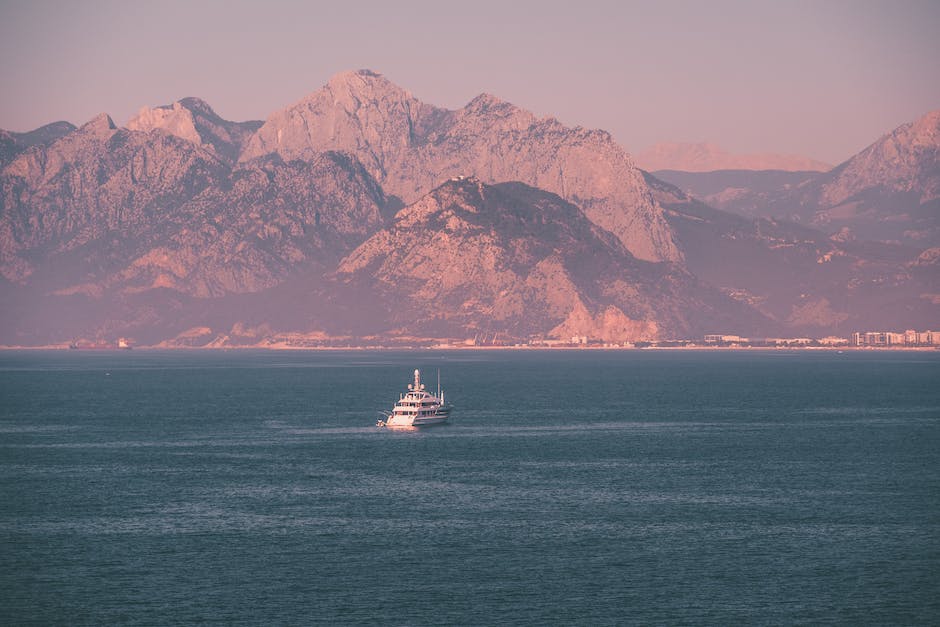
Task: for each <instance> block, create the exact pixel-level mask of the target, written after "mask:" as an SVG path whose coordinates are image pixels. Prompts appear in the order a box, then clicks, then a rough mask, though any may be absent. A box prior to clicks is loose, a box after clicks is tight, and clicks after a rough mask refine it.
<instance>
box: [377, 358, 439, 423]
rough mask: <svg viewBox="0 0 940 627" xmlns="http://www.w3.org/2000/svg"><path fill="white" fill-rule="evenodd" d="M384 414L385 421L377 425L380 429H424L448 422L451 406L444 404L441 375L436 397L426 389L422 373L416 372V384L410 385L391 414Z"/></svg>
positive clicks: (380, 421)
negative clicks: (422, 381) (424, 427)
mask: <svg viewBox="0 0 940 627" xmlns="http://www.w3.org/2000/svg"><path fill="white" fill-rule="evenodd" d="M382 413H383V414H384V415H385V420H379V421H378V422H377V423H376V424H377V425H378V426H380V427H423V426H427V425H439V424H441V423H444V422H447V418H448V416H449V415H450V406H449V405H446V404H445V403H444V392H442V391H441V382H440V375H438V381H437V396H434V395H433V394H431V393H430V392H428V391H426V390H425V389H424V384H423V383H421V371H420V370H415V382H414V383H411V384H409V385H408V391H407V392H405V393H404V394H402V395H401V397H400V398H399V399H398V402H397V403H395V407H394V408H393V409H392V411H391V412H382Z"/></svg>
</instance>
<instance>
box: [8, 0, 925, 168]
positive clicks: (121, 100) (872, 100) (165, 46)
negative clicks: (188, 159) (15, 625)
mask: <svg viewBox="0 0 940 627" xmlns="http://www.w3.org/2000/svg"><path fill="white" fill-rule="evenodd" d="M0 17H2V19H0V51H2V58H3V61H0V72H2V80H3V83H4V84H5V85H7V86H8V87H7V93H8V97H7V98H5V99H4V100H3V101H2V103H0V128H4V129H7V130H12V131H28V130H32V129H34V128H37V127H39V126H42V125H43V124H47V123H50V122H54V121H58V120H67V121H69V122H72V123H73V124H77V125H80V124H82V123H84V122H86V121H87V120H89V119H91V118H93V117H94V116H95V115H97V114H99V113H102V112H104V113H108V114H109V115H111V116H112V118H113V119H114V120H115V122H117V123H118V124H124V123H126V122H127V120H128V119H129V118H130V117H132V116H133V115H134V114H135V113H136V112H137V111H138V110H139V109H140V108H141V107H143V106H156V105H162V104H168V103H170V102H173V101H174V100H178V99H181V98H183V97H187V96H197V97H200V98H202V99H204V100H206V101H207V102H208V103H209V104H210V105H211V106H212V107H213V108H215V109H216V111H217V112H218V113H219V114H220V115H221V116H223V117H224V118H226V119H230V120H236V121H243V120H249V119H264V118H266V117H267V116H268V115H269V114H271V113H272V112H274V111H276V110H278V109H280V108H283V107H285V106H287V105H289V104H291V103H293V102H296V101H297V100H299V99H300V98H302V97H304V96H305V95H307V94H309V93H311V92H313V91H315V90H316V89H318V88H319V87H320V86H322V85H323V84H324V83H326V81H327V80H328V79H329V78H330V76H332V75H334V74H336V73H338V72H341V71H345V70H354V69H359V68H370V69H373V70H375V71H377V72H381V73H382V74H384V75H385V76H386V77H387V78H388V79H389V80H391V81H393V82H394V83H396V84H398V85H400V86H402V87H404V88H405V89H407V90H409V91H410V92H411V93H412V94H414V95H415V97H417V98H419V99H421V100H423V101H425V102H427V103H430V104H433V105H436V106H441V107H446V108H450V109H455V108H459V107H461V106H463V105H464V104H466V103H467V102H468V101H470V100H471V99H472V98H473V97H474V96H476V95H478V94H479V93H481V92H489V93H493V94H495V95H497V96H499V97H500V98H503V99H505V100H508V101H510V102H512V103H514V104H516V105H518V106H520V107H523V108H526V109H529V110H531V111H533V112H535V113H536V114H538V115H551V116H554V117H557V118H558V119H559V120H561V121H562V122H563V123H565V124H568V125H572V126H574V125H580V126H585V127H591V128H601V129H604V130H607V131H610V132H611V133H612V134H613V135H614V137H615V138H616V139H617V141H618V142H620V143H621V144H622V145H624V146H625V147H626V149H627V150H629V151H630V152H633V153H636V152H639V151H641V150H643V149H644V148H646V147H648V146H650V145H652V144H655V143H657V142H665V141H669V142H701V141H708V142H711V143H714V144H716V145H718V146H720V147H722V148H723V149H725V150H728V151H730V152H735V153H767V152H772V153H781V154H794V155H800V156H805V157H810V158H813V159H818V160H822V161H827V162H829V163H833V164H835V163H839V162H841V161H843V160H844V159H846V158H848V157H849V156H851V155H852V154H854V153H855V152H857V151H858V150H860V149H862V148H864V147H865V146H867V145H868V144H869V143H871V142H872V141H874V140H875V139H877V138H878V137H879V136H880V135H882V134H883V133H885V132H888V131H890V130H891V129H893V128H895V127H896V126H898V125H900V124H903V123H905V122H908V121H911V120H914V119H916V118H918V117H919V116H921V115H923V114H924V113H926V112H927V111H930V110H932V109H935V108H938V107H940V82H938V81H936V80H935V75H936V69H937V67H936V66H937V60H938V59H940V38H937V37H936V36H935V32H936V28H937V26H940V4H938V3H935V2H929V1H928V2H924V1H917V2H915V1H912V2H906V3H904V4H902V5H897V4H893V3H888V2H877V1H869V2H827V3H812V2H791V3H773V2H758V3H741V2H731V1H725V2H719V3H710V4H708V5H707V6H706V5H704V4H699V3H689V2H670V3H657V4H655V5H648V4H643V3H628V4H625V5H621V4H620V3H612V2H588V3H579V4H578V5H577V6H568V5H564V4H560V3H547V4H546V3H531V2H525V3H512V4H500V3H496V2H489V1H487V2H479V3H475V4H474V5H473V8H467V7H466V5H456V4H455V5H440V4H439V3H432V2H407V3H405V4H404V5H396V6H395V7H392V6H385V5H381V4H377V5H373V6H369V7H367V8H366V9H363V8H362V7H360V6H357V7H355V8H351V7H344V6H334V5H321V4H319V3H313V4H308V3H300V2H277V3H274V4H270V3H267V4H258V3H254V2H247V1H241V2H218V1H215V0H213V1H206V2H199V3H195V4H192V5H189V4H187V3H182V2H177V1H175V0H168V1H167V2H163V3H160V4H159V5H150V4H144V3H142V2H114V1H111V0H100V1H96V2H90V3H82V4H60V3H57V2H49V1H46V2H42V1H40V2H21V1H18V0H14V1H11V0H5V1H3V2H2V4H0Z"/></svg>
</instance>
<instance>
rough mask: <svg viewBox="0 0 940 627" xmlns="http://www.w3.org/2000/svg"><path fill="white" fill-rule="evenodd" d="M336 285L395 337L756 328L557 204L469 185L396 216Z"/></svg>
mask: <svg viewBox="0 0 940 627" xmlns="http://www.w3.org/2000/svg"><path fill="white" fill-rule="evenodd" d="M337 278H338V279H339V280H340V281H341V282H342V283H344V284H345V285H347V286H350V287H354V288H356V290H357V291H358V292H360V293H366V294H369V295H370V301H369V304H370V306H371V307H373V308H374V309H377V310H379V311H385V312H388V325H389V327H390V330H391V331H392V332H394V333H396V334H406V335H417V336H424V337H427V336H435V335H440V336H444V337H453V336H457V337H461V336H465V337H472V336H473V335H474V334H477V333H489V334H494V333H497V332H498V333H501V334H502V335H503V336H504V337H512V338H521V339H525V338H527V337H529V336H531V335H537V336H541V337H549V336H550V337H561V338H565V339H567V338H570V337H571V336H575V335H585V336H588V337H592V338H597V339H602V340H605V341H617V342H619V341H626V340H644V339H653V338H658V337H686V336H688V335H690V334H698V333H701V332H703V329H706V328H714V326H713V325H714V324H719V323H720V324H724V325H727V326H733V327H734V328H749V329H754V328H757V327H759V326H760V324H761V316H758V315H755V314H754V312H753V311H750V310H749V308H746V307H743V306H741V305H740V304H738V303H736V302H734V301H733V300H731V299H730V298H726V297H723V296H722V295H721V294H719V293H718V292H717V291H715V290H712V289H711V288H707V287H705V286H703V285H701V284H700V283H699V282H698V281H696V280H695V279H694V277H692V276H691V275H689V274H688V273H687V272H685V271H683V270H681V269H680V268H678V267H676V266H673V265H671V264H662V263H650V262H647V261H642V260H638V259H636V258H635V257H633V256H632V255H631V254H630V253H629V252H627V250H626V249H625V248H624V247H623V245H622V243H621V242H620V241H619V240H617V239H616V238H614V237H613V236H612V235H611V234H610V233H608V232H606V231H604V230H603V229H600V228H598V227H597V226H596V225H594V224H592V223H591V222H590V221H589V220H588V219H587V218H586V217H585V216H584V214H583V213H582V212H581V210H580V209H579V208H577V207H575V206H574V205H571V204H569V203H567V202H565V201H564V200H562V199H561V198H560V197H558V196H556V195H554V194H551V193H548V192H545V191H542V190H538V189H535V188H532V187H529V186H527V185H524V184H521V183H503V184H499V185H493V186H490V185H486V184H484V183H482V182H480V181H479V180H478V179H475V178H466V179H455V180H451V181H449V182H447V183H445V184H443V185H442V186H440V187H438V188H437V189H435V190H433V191H432V192H430V193H429V194H428V195H426V196H425V197H423V198H422V199H420V200H419V201H418V202H416V203H415V204H413V205H411V206H409V207H407V208H405V209H403V210H401V211H400V212H399V213H398V214H397V215H396V216H395V219H394V221H393V222H392V223H391V224H390V225H389V226H388V227H386V228H384V229H382V230H381V231H379V232H377V233H376V234H374V235H373V236H372V237H370V238H369V239H368V240H367V241H366V242H364V243H363V244H362V245H361V246H359V247H358V248H357V249H356V250H355V251H353V252H352V253H351V254H350V255H349V256H348V257H347V258H346V259H345V260H344V261H343V262H342V263H341V264H340V266H339V269H338V271H337Z"/></svg>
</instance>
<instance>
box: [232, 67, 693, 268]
mask: <svg viewBox="0 0 940 627" xmlns="http://www.w3.org/2000/svg"><path fill="white" fill-rule="evenodd" d="M322 150H342V151H347V152H350V153H352V154H354V155H356V156H357V157H358V158H359V160H360V161H362V163H363V165H364V166H365V167H366V169H367V170H368V171H369V172H370V173H371V174H372V175H373V176H374V177H375V179H376V180H377V181H378V182H379V183H380V184H381V185H382V187H383V189H384V190H385V191H386V193H388V194H391V195H394V196H397V197H398V198H400V199H401V200H402V201H403V202H404V203H406V204H407V203H411V202H414V201H415V200H417V199H418V198H420V197H421V196H422V195H423V194H425V193H427V192H428V191H430V190H431V189H434V188H435V187H436V186H437V185H439V184H440V183H441V181H444V180H447V179H448V178H450V177H453V176H459V175H468V174H472V175H475V176H477V177H479V178H480V179H481V180H483V181H484V182H487V183H498V182H502V181H520V182H523V183H526V184H528V185H532V186H534V187H538V188H540V189H544V190H547V191H551V192H554V193H557V194H558V195H560V196H562V197H563V198H565V199H566V200H569V201H571V202H574V203H576V204H577V205H578V206H579V207H581V208H582V209H583V210H584V212H585V213H586V214H587V216H588V217H589V218H590V219H591V220H592V221H594V222H595V223H596V224H598V225H600V226H601V227H603V228H605V229H607V230H608V231H610V232H612V233H614V234H615V235H616V236H617V237H619V238H620V240H621V241H622V242H623V243H624V245H625V246H626V247H627V248H628V249H629V250H630V251H631V252H632V253H633V254H634V255H636V256H637V257H639V258H642V259H647V260H651V261H662V260H670V261H675V260H678V259H679V255H678V252H677V250H676V247H675V244H674V243H673V241H672V237H671V233H670V230H669V227H668V225H667V224H666V222H665V220H664V219H663V216H662V210H661V208H660V207H658V206H657V205H656V203H655V202H654V201H653V200H652V199H651V197H650V194H649V190H648V189H647V188H646V185H645V183H644V181H643V177H642V175H641V174H640V172H639V171H638V170H637V169H636V167H635V166H634V165H633V163H632V162H631V160H630V158H629V157H628V155H627V154H626V153H625V152H624V150H623V149H622V148H621V147H620V146H618V145H617V144H616V143H615V142H614V141H613V139H612V138H611V137H610V135H609V134H608V133H605V132H603V131H591V130H585V129H582V128H568V127H565V126H563V125H562V124H560V123H559V122H558V121H557V120H554V119H552V118H541V119H540V118H537V117H535V116H534V115H533V114H531V113H529V112H528V111H524V110H522V109H519V108H518V107H515V106H513V105H511V104H509V103H506V102H503V101H501V100H499V99H498V98H495V97H494V96H490V95H487V94H484V95H481V96H478V97H477V98H475V99H474V100H473V101H471V102H470V103H469V104H468V105H467V106H466V107H464V108H463V109H459V110H457V111H448V110H444V109H439V108H437V107H433V106H431V105H428V104H425V103H422V102H420V101H419V100H417V99H415V98H414V97H413V96H412V95H411V94H409V93H408V92H407V91H405V90H403V89H402V88H400V87H398V86H396V85H394V84H392V83H391V82H389V81H388V80H386V79H385V78H384V77H382V76H381V75H379V74H376V73H374V72H371V71H368V70H361V71H358V72H346V73H342V74H338V75H336V76H334V77H333V78H332V79H331V80H330V81H329V83H327V84H326V85H325V86H324V87H323V88H322V89H320V90H319V91H316V92H314V93H313V94H311V95H309V96H308V97H306V98H304V99H303V100H301V101H300V102H298V103H296V104H294V105H292V106H290V107H288V108H287V109H284V110H282V111H279V112H277V113H274V114H272V115H271V116H269V117H268V119H267V121H265V123H264V125H263V126H262V127H261V128H260V129H259V130H258V132H257V133H256V134H255V135H254V136H253V137H252V138H251V140H250V141H249V142H248V145H247V147H246V148H245V151H244V152H243V154H242V159H243V160H246V159H252V158H257V157H260V156H264V155H267V154H272V153H277V154H279V155H281V157H283V158H284V159H285V160H290V159H305V158H307V157H308V156H309V155H310V154H314V153H317V152H319V151H322Z"/></svg>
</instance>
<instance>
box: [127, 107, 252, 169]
mask: <svg viewBox="0 0 940 627" xmlns="http://www.w3.org/2000/svg"><path fill="white" fill-rule="evenodd" d="M260 126H261V122H231V121H229V120H225V119H223V118H222V117H221V116H219V115H218V114H217V113H216V112H215V111H214V110H213V109H212V107H211V106H209V103H207V102H206V101H204V100H202V99H200V98H195V97H192V96H190V97H187V98H182V99H180V100H177V101H176V102H174V103H173V104H168V105H159V106H156V107H143V108H142V109H141V110H140V112H138V114H137V115H136V116H135V117H133V118H131V119H130V120H128V122H127V128H128V129H130V130H133V131H143V132H150V131H153V130H161V131H164V132H166V133H169V134H170V135H175V136H177V137H180V138H182V139H185V140H186V141H189V142H192V143H194V144H196V145H197V146H203V147H205V148H208V149H209V150H210V151H212V152H213V153H215V155H216V156H217V157H221V158H222V159H223V160H224V161H227V162H230V163H234V162H235V161H236V160H237V159H238V154H239V153H240V152H241V149H242V146H243V145H244V144H245V142H247V141H248V139H249V137H250V136H251V134H252V133H254V131H256V130H257V129H258V127H260Z"/></svg>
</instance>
